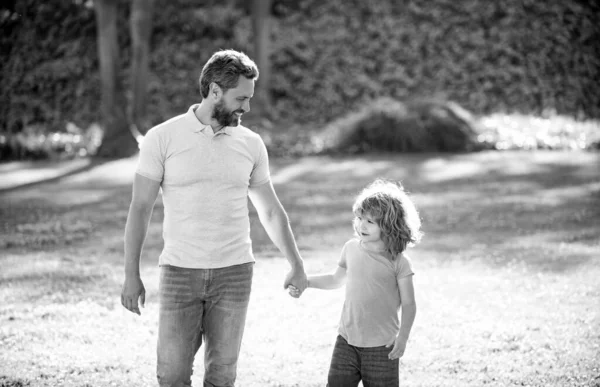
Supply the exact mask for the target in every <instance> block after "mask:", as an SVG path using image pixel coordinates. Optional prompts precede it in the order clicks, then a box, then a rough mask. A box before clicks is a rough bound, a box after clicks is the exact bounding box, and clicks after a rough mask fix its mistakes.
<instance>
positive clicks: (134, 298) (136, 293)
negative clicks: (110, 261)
mask: <svg viewBox="0 0 600 387" xmlns="http://www.w3.org/2000/svg"><path fill="white" fill-rule="evenodd" d="M138 298H139V300H140V304H141V305H142V308H143V307H144V304H145V302H146V289H145V288H144V283H143V282H142V279H141V278H140V277H132V278H130V277H125V282H124V283H123V290H122V291H121V305H123V306H124V307H125V309H127V310H129V311H130V312H132V313H135V314H137V315H141V313H140V308H139V307H138Z"/></svg>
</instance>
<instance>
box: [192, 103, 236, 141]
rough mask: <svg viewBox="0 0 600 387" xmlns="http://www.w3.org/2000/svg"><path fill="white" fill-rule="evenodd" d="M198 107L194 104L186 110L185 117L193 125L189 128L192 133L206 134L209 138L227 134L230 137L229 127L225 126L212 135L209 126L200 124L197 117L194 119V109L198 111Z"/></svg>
mask: <svg viewBox="0 0 600 387" xmlns="http://www.w3.org/2000/svg"><path fill="white" fill-rule="evenodd" d="M198 106H200V104H195V105H192V106H190V108H189V109H188V112H187V115H188V117H189V118H190V119H191V121H192V122H193V124H192V125H191V126H190V128H191V129H192V131H193V132H194V133H205V134H206V133H208V134H210V135H211V136H213V135H215V136H216V135H218V134H221V133H223V134H227V135H229V136H231V127H230V126H226V127H224V128H223V129H221V130H220V131H219V132H218V133H213V129H212V126H210V125H205V124H203V123H202V122H200V120H199V119H198V117H196V114H195V111H196V109H198Z"/></svg>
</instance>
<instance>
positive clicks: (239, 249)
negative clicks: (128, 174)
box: [136, 105, 270, 269]
mask: <svg viewBox="0 0 600 387" xmlns="http://www.w3.org/2000/svg"><path fill="white" fill-rule="evenodd" d="M197 107H198V105H193V106H191V107H190V109H189V110H188V112H187V113H185V114H182V115H180V116H177V117H174V118H172V119H170V120H168V121H166V122H164V123H162V124H160V125H158V126H155V127H154V128H152V129H150V130H149V131H148V133H147V134H146V136H145V137H144V140H143V142H142V145H141V148H140V156H139V162H138V166H137V170H136V173H138V174H140V175H142V176H145V177H147V178H149V179H152V180H155V181H159V182H160V183H161V188H162V197H163V204H164V221H163V239H164V248H163V251H162V253H161V254H160V257H159V265H172V266H178V267H185V268H198V269H212V268H220V267H227V266H232V265H238V264H242V263H247V262H253V261H254V256H253V255H252V242H251V240H250V219H249V215H248V188H249V187H255V186H259V185H262V184H265V183H268V182H269V180H270V176H269V159H268V156H267V149H266V147H265V144H264V143H263V141H262V139H261V138H260V136H259V135H258V134H256V133H254V132H252V131H251V130H250V129H248V128H245V127H243V126H236V127H226V128H224V129H222V130H220V131H219V132H217V134H213V131H212V128H211V127H210V126H209V125H204V124H202V123H201V122H200V121H199V120H198V118H197V117H196V115H195V114H194V112H195V110H196V109H197Z"/></svg>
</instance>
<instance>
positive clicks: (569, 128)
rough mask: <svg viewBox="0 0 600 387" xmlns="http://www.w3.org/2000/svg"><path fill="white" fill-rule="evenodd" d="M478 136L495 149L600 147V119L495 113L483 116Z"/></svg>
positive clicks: (481, 141)
mask: <svg viewBox="0 0 600 387" xmlns="http://www.w3.org/2000/svg"><path fill="white" fill-rule="evenodd" d="M478 121H479V131H480V134H479V135H478V137H477V140H478V141H479V142H480V143H485V144H488V145H489V146H491V147H492V148H494V149H498V150H508V149H522V150H533V149H563V150H582V149H599V148H600V121H599V120H583V121H582V120H577V119H575V118H573V117H570V116H561V115H556V114H553V115H548V116H546V117H539V116H534V115H526V114H517V113H513V114H506V113H494V114H490V115H487V116H484V117H482V118H480V119H479V120H478Z"/></svg>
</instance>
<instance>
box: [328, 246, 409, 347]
mask: <svg viewBox="0 0 600 387" xmlns="http://www.w3.org/2000/svg"><path fill="white" fill-rule="evenodd" d="M338 264H339V266H341V267H343V268H345V269H346V275H347V281H346V299H345V301H344V307H343V309H342V316H341V318H340V325H339V329H338V332H339V334H340V335H341V336H342V337H343V338H344V339H346V341H347V342H348V344H350V345H353V346H355V347H380V346H384V345H388V344H390V343H392V342H393V341H394V339H395V338H396V335H397V334H398V331H399V330H400V321H399V318H398V312H399V311H400V304H401V303H400V290H399V288H398V280H399V279H400V278H404V277H407V276H410V275H413V274H414V272H413V270H412V264H411V262H410V259H409V258H408V257H407V256H406V255H404V254H399V255H398V257H397V258H396V259H395V260H394V261H390V260H389V259H388V258H387V257H386V256H385V255H383V253H382V252H380V251H373V250H369V249H367V248H365V247H364V246H363V245H362V243H361V242H360V240H358V239H352V240H350V241H348V242H346V244H345V245H344V247H343V249H342V254H341V257H340V260H339V262H338Z"/></svg>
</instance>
